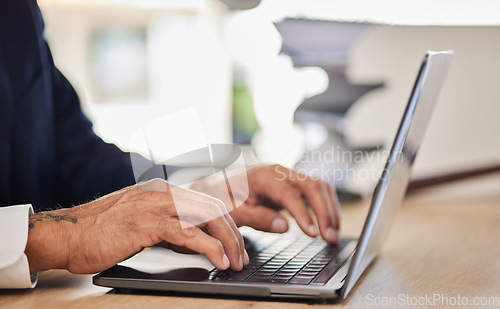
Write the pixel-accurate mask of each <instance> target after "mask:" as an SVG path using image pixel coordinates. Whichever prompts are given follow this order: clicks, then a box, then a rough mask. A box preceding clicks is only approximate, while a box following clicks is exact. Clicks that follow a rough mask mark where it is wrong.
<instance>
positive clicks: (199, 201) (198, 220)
mask: <svg viewBox="0 0 500 309" xmlns="http://www.w3.org/2000/svg"><path fill="white" fill-rule="evenodd" d="M169 193H171V196H172V200H173V201H174V204H175V214H176V215H177V216H176V218H175V219H176V220H178V221H177V222H178V225H179V226H180V229H181V232H184V231H185V230H189V229H191V228H193V227H194V226H197V227H199V228H201V230H200V231H201V232H202V233H206V234H208V235H209V236H211V237H213V238H214V239H216V240H217V241H219V242H220V244H221V245H222V248H223V253H224V254H225V256H226V259H228V260H229V262H230V266H231V268H232V269H234V270H241V269H242V268H243V266H244V265H245V264H247V263H248V255H247V254H246V252H245V247H244V244H243V237H242V236H241V234H240V233H239V231H238V229H237V227H236V225H235V223H234V222H233V220H232V219H231V217H230V216H229V215H228V212H227V210H226V208H225V205H224V203H222V201H220V200H218V199H216V198H213V197H210V196H207V195H204V194H200V193H198V192H194V191H191V190H187V189H182V188H178V187H175V186H170V189H169ZM181 235H182V233H181ZM184 236H185V235H184ZM166 240H167V241H168V239H166ZM200 240H201V239H200ZM176 245H177V244H176ZM181 245H183V244H181ZM186 247H187V245H186ZM188 248H189V249H192V250H196V249H193V248H190V247H188ZM198 252H200V253H205V252H201V251H198ZM207 257H208V255H207ZM221 258H222V257H221ZM209 259H210V258H209ZM211 262H212V260H211ZM214 265H215V266H217V267H218V266H220V263H219V264H216V263H214ZM226 268H227V267H226Z"/></svg>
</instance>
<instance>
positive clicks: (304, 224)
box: [247, 165, 340, 243]
mask: <svg viewBox="0 0 500 309" xmlns="http://www.w3.org/2000/svg"><path fill="white" fill-rule="evenodd" d="M271 169H272V172H270V170H271ZM256 172H257V173H261V176H266V177H256V178H258V179H259V182H265V185H260V186H259V187H258V188H259V191H260V192H259V193H258V194H259V196H260V197H261V198H262V199H263V200H262V201H265V200H270V201H271V202H273V203H276V204H279V205H281V206H282V207H284V208H285V209H287V210H288V211H289V212H290V213H291V214H292V216H293V217H294V218H295V220H296V221H297V223H298V225H299V226H300V228H301V229H302V230H303V231H304V232H305V233H306V234H308V235H309V236H316V234H317V232H316V227H315V225H314V224H313V219H312V217H311V215H310V213H309V211H308V209H307V207H306V205H305V203H304V200H303V199H304V198H305V199H306V200H307V201H308V202H309V205H310V206H311V209H312V210H313V211H314V214H315V217H316V221H317V223H318V228H319V231H320V233H321V236H322V237H323V238H324V239H325V240H326V241H328V242H330V243H337V242H338V239H339V228H340V208H339V203H338V200H337V197H336V194H335V193H334V192H333V190H332V188H331V186H330V185H329V184H328V183H326V182H324V181H321V180H317V179H313V178H311V177H309V176H306V175H302V174H300V173H298V172H297V171H294V170H290V169H287V168H285V167H283V166H280V165H275V166H273V167H271V168H268V169H267V170H266V169H265V168H262V169H260V170H257V171H256ZM265 173H266V174H265ZM263 178H265V179H268V180H267V181H264V180H263ZM262 201H261V202H262ZM247 220H249V219H247Z"/></svg>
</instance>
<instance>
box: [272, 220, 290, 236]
mask: <svg viewBox="0 0 500 309" xmlns="http://www.w3.org/2000/svg"><path fill="white" fill-rule="evenodd" d="M287 230H288V224H287V223H286V220H285V219H283V218H280V217H278V218H275V219H274V220H273V223H272V224H271V232H273V233H284V232H286V231H287Z"/></svg>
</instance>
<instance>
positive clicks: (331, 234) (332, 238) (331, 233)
mask: <svg viewBox="0 0 500 309" xmlns="http://www.w3.org/2000/svg"><path fill="white" fill-rule="evenodd" d="M336 234H337V233H336V232H335V230H334V229H333V227H329V228H327V229H326V232H325V238H326V241H328V242H336V241H337V235H336Z"/></svg>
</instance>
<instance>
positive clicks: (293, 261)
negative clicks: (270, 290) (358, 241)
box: [209, 234, 351, 285]
mask: <svg viewBox="0 0 500 309" xmlns="http://www.w3.org/2000/svg"><path fill="white" fill-rule="evenodd" d="M276 236H278V237H276ZM276 236H275V237H272V238H271V241H266V242H261V241H259V242H257V243H252V242H248V241H247V242H245V243H250V244H251V245H250V246H248V247H247V248H246V249H247V252H248V255H249V256H250V263H249V264H248V265H247V266H245V268H243V270H241V271H233V270H231V269H227V270H219V269H217V268H215V269H213V270H212V271H211V272H210V277H209V278H210V279H211V280H214V281H218V282H221V281H222V282H230V281H233V282H259V283H278V284H299V285H308V284H319V285H324V284H325V283H326V282H327V281H328V280H329V279H330V278H331V277H332V276H333V274H334V273H335V272H336V270H337V269H338V268H339V267H340V266H342V265H341V264H339V261H337V256H338V254H339V253H340V252H341V251H342V249H343V248H344V247H345V246H346V244H347V243H349V241H350V240H351V239H341V241H340V242H339V244H338V245H335V246H334V245H329V244H328V243H326V242H325V241H324V240H322V239H321V238H310V237H308V236H306V235H294V234H280V235H276Z"/></svg>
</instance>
